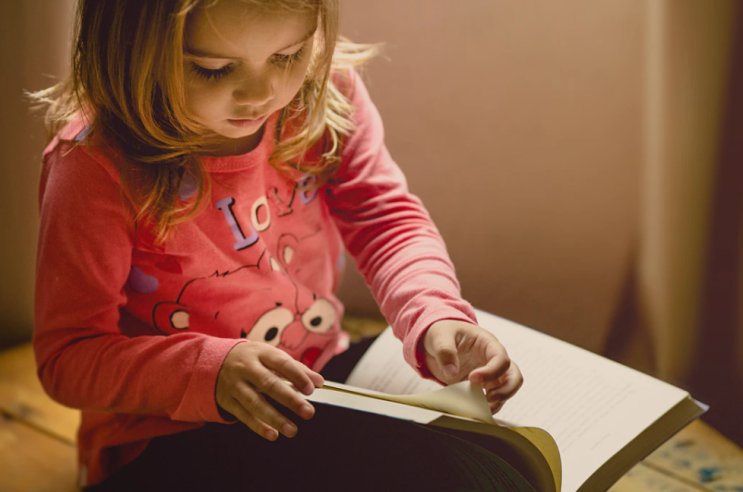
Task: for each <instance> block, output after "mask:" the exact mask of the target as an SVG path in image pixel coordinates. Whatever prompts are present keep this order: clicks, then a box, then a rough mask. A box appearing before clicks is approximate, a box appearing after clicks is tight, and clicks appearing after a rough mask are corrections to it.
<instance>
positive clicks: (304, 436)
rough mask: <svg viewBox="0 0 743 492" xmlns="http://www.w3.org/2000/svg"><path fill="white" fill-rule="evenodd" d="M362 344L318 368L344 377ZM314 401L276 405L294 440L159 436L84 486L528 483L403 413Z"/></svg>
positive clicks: (242, 433)
mask: <svg viewBox="0 0 743 492" xmlns="http://www.w3.org/2000/svg"><path fill="white" fill-rule="evenodd" d="M367 346H368V343H365V344H363V345H357V346H355V347H353V348H352V349H351V350H350V351H349V352H347V353H346V354H343V355H341V356H339V357H336V359H334V360H333V361H331V363H330V364H328V366H327V367H326V369H324V370H323V371H322V373H323V376H324V377H326V379H329V380H333V381H345V378H346V377H347V375H348V373H349V372H350V369H351V368H352V367H353V366H354V364H355V362H356V361H357V360H358V358H359V357H360V356H361V354H362V353H363V351H364V350H365V349H366V348H367ZM272 403H274V402H272ZM276 405H278V404H276ZM315 407H316V409H317V411H316V414H315V416H314V417H313V418H312V419H310V420H308V421H305V420H302V419H301V418H300V417H298V416H296V415H295V414H294V413H293V412H290V411H288V410H286V409H285V408H283V407H281V406H277V408H279V410H280V411H282V412H283V413H284V414H285V415H286V416H287V417H289V418H290V419H291V420H292V421H294V422H295V423H296V424H297V427H298V428H299V432H298V434H297V435H296V436H295V437H294V438H292V439H287V438H285V437H283V436H280V437H279V439H278V440H277V441H275V442H269V441H266V440H265V439H263V438H262V437H260V436H258V435H256V434H255V433H253V432H252V431H251V430H250V429H249V428H248V427H247V426H245V425H243V424H242V423H239V422H238V423H236V424H232V425H224V424H216V423H207V424H205V425H204V426H203V427H201V428H199V429H195V430H191V431H187V432H181V433H178V434H173V435H168V436H162V437H156V438H154V439H152V441H150V443H149V444H148V446H147V448H146V449H145V450H144V452H143V453H142V454H141V455H140V456H138V457H137V458H136V459H135V460H134V461H132V462H131V463H129V464H127V465H125V466H124V467H122V468H121V469H119V470H117V471H116V472H115V473H114V474H113V475H112V476H111V477H109V478H108V479H107V480H105V481H104V482H103V483H101V484H98V485H97V486H93V487H88V488H86V489H85V490H86V492H104V491H127V492H129V491H149V490H153V491H154V490H157V491H169V490H173V491H176V490H177V491H189V490H194V491H197V490H198V491H220V490H225V491H242V490H244V491H264V490H291V491H300V490H301V491H315V490H323V491H325V490H343V491H356V490H363V491H366V490H369V491H372V490H374V491H376V490H410V491H416V490H430V491H447V490H462V491H464V490H473V491H475V490H477V491H480V490H483V491H484V490H498V491H518V490H530V489H529V488H528V485H526V483H525V482H524V481H523V479H521V478H520V476H518V475H515V474H514V472H512V471H511V469H510V467H508V466H507V465H505V464H504V463H503V462H502V461H501V460H500V459H499V458H498V457H496V456H495V455H494V454H492V453H490V452H488V451H486V450H484V449H483V448H481V447H479V446H476V445H474V444H471V443H469V442H467V441H463V440H461V439H459V438H457V437H453V436H449V435H446V434H443V433H441V432H438V431H434V430H430V429H429V428H427V427H423V426H420V425H417V424H413V423H410V422H407V421H403V420H397V419H390V418H386V417H380V416H377V415H372V414H367V413H362V412H355V411H349V410H345V409H339V408H336V407H332V406H329V405H320V404H316V405H315Z"/></svg>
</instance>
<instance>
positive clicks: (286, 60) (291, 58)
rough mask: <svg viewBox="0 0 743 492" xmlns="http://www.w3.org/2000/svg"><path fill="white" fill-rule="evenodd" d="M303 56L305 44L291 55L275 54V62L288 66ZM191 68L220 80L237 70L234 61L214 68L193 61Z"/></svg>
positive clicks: (208, 77) (297, 61) (202, 75)
mask: <svg viewBox="0 0 743 492" xmlns="http://www.w3.org/2000/svg"><path fill="white" fill-rule="evenodd" d="M303 56H304V46H302V47H301V48H300V49H299V51H297V52H296V53H292V54H291V55H280V54H275V55H273V62H274V63H275V64H277V65H281V66H285V67H288V66H291V65H293V64H295V63H299V62H300V61H302V57H303ZM191 70H193V72H194V73H195V74H196V75H198V76H199V77H201V78H204V79H206V80H219V79H221V78H222V77H226V76H227V75H229V74H231V73H232V72H233V71H234V70H235V67H234V65H233V64H232V63H230V64H229V65H225V66H224V67H222V68H218V69H216V70H213V69H209V68H204V67H202V66H201V65H197V64H196V63H193V62H191Z"/></svg>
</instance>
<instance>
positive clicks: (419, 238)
mask: <svg viewBox="0 0 743 492" xmlns="http://www.w3.org/2000/svg"><path fill="white" fill-rule="evenodd" d="M350 86H351V89H350V99H351V102H352V104H353V105H354V107H355V108H356V111H355V113H354V116H353V120H354V123H355V124H356V129H355V131H354V132H353V134H352V135H351V136H350V137H349V138H347V139H346V141H345V142H344V146H343V148H342V165H341V167H340V168H339V169H338V171H336V173H335V174H334V176H333V179H332V184H331V185H330V186H329V188H328V190H329V191H328V193H327V200H328V203H329V206H330V210H331V213H332V215H333V216H334V218H335V222H336V224H337V227H338V229H339V231H340V233H341V235H342V237H343V241H344V243H345V246H346V248H347V250H348V252H349V253H350V254H351V256H352V257H353V258H354V260H355V262H356V265H357V266H358V268H359V271H360V272H361V273H362V275H363V276H364V278H365V280H366V283H367V285H368V286H369V287H370V289H371V292H372V294H373V295H374V298H375V299H376V300H377V303H378V304H379V306H380V309H381V311H382V313H383V314H384V316H385V317H386V318H387V320H388V322H389V323H390V325H391V326H392V328H393V330H394V333H395V335H396V336H397V337H398V338H399V339H400V340H402V341H403V353H404V356H405V360H406V361H407V362H408V363H409V364H410V365H411V366H412V367H413V368H415V369H416V370H417V371H418V372H419V373H420V374H422V375H424V376H427V377H430V372H429V371H428V370H427V368H425V366H424V361H423V358H422V357H420V355H419V354H417V353H416V348H417V346H418V341H419V339H420V337H421V336H422V334H423V333H424V332H425V330H426V329H427V328H428V327H429V326H430V325H431V324H433V323H434V322H436V321H439V320H442V319H453V320H461V321H465V322H468V323H474V324H476V323H477V319H476V317H475V313H474V311H473V309H472V306H470V304H469V303H468V302H466V301H465V300H463V299H462V297H461V294H460V287H459V283H458V281H457V279H456V276H455V273H454V266H453V265H452V262H451V260H450V258H449V255H448V253H447V251H446V246H445V245H444V241H443V239H442V238H441V235H440V234H439V232H438V230H437V228H436V226H435V225H434V223H433V221H432V220H431V217H430V216H429V214H428V212H427V211H426V209H425V208H424V207H423V204H422V203H421V201H420V200H419V199H418V198H417V197H416V196H414V195H412V194H411V193H410V192H409V191H408V188H407V183H406V180H405V177H404V175H403V173H402V171H401V170H400V168H399V167H398V166H397V164H395V162H394V161H393V160H392V158H391V156H390V154H389V152H388V151H387V148H386V147H385V145H384V129H383V126H382V119H381V117H380V115H379V112H378V111H377V109H376V107H375V106H374V104H373V103H372V101H371V99H370V98H369V93H368V92H367V90H366V87H365V86H364V84H363V83H362V82H361V79H360V78H359V77H358V76H357V75H355V74H353V75H352V76H351V83H350Z"/></svg>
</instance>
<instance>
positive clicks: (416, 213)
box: [34, 0, 522, 490]
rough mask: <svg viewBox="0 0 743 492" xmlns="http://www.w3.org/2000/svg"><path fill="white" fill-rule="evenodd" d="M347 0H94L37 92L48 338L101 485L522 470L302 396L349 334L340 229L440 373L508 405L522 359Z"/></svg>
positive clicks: (52, 390) (410, 356) (40, 296)
mask: <svg viewBox="0 0 743 492" xmlns="http://www.w3.org/2000/svg"><path fill="white" fill-rule="evenodd" d="M338 10H339V6H338V4H337V0H208V1H206V0H167V1H166V0H163V1H156V2H155V1H145V0H136V1H134V0H80V2H79V6H78V11H77V20H76V32H77V37H76V43H75V46H74V53H73V70H72V74H71V76H70V78H69V79H68V80H66V81H64V82H62V83H61V84H60V85H58V86H56V87H54V88H52V89H49V90H47V91H44V92H43V93H40V94H37V98H39V99H42V100H44V101H45V102H48V103H50V107H49V111H48V113H47V123H48V125H49V128H50V130H51V133H52V135H54V138H53V140H52V141H51V143H50V144H49V146H48V148H47V150H46V151H45V153H44V167H43V173H42V177H41V187H40V207H41V230H40V238H39V250H38V271H37V292H36V330H35V336H34V348H35V352H36V359H37V364H38V374H39V377H40V379H41V381H42V383H43V385H44V388H45V389H46V391H47V392H48V393H49V394H50V395H51V396H52V397H53V398H54V399H55V400H57V401H59V402H60V403H62V404H64V405H67V406H70V407H75V408H79V409H81V410H82V422H81V426H80V430H79V439H78V446H79V460H80V482H81V485H82V486H83V487H86V488H87V489H89V490H165V489H170V488H175V487H180V489H188V490H212V489H218V488H221V487H225V488H226V487H233V488H234V486H235V485H236V484H241V485H245V486H246V487H249V488H250V490H262V489H263V488H266V487H268V488H286V489H295V488H297V487H300V486H301V487H306V486H308V485H309V486H310V488H311V489H314V488H320V489H333V488H339V489H347V488H356V489H359V488H363V486H368V487H369V488H370V489H375V488H377V487H379V486H381V484H387V485H388V486H389V484H390V483H391V482H390V481H391V480H393V479H394V480H395V482H394V483H395V484H398V485H401V486H403V485H405V486H408V485H409V486H412V487H415V488H419V487H421V486H424V484H426V483H429V485H430V486H431V487H433V488H435V489H438V490H442V489H443V488H446V487H451V488H456V487H459V486H460V485H462V484H464V485H463V486H465V487H470V485H472V487H471V488H473V489H478V487H483V488H485V489H487V488H489V487H493V484H494V483H496V480H499V482H498V483H504V482H503V480H504V479H503V478H502V477H500V478H498V477H497V476H496V475H498V474H499V473H502V471H501V472H499V471H497V467H498V466H499V463H500V461H499V459H498V458H497V457H495V456H494V455H491V454H490V453H487V452H485V451H484V450H482V449H481V448H477V447H476V446H474V445H469V444H468V443H464V442H460V441H459V440H457V439H455V438H453V437H450V436H444V435H438V434H437V433H434V432H431V431H428V430H422V429H420V428H417V427H415V426H411V425H408V424H406V423H404V422H399V423H398V422H393V423H387V424H388V425H387V424H386V425H385V427H384V428H380V429H373V428H371V427H370V426H369V425H368V422H369V420H364V421H363V422H367V426H366V427H364V426H363V425H362V426H360V427H361V428H360V427H359V423H358V422H354V421H353V419H354V417H350V418H349V417H345V418H344V419H339V417H338V415H337V414H336V413H334V412H336V411H335V410H333V409H331V408H327V409H326V408H325V407H324V408H322V409H321V410H319V411H318V413H317V415H316V416H315V418H313V419H312V420H307V419H310V418H311V417H313V415H314V414H315V408H313V406H312V405H310V404H309V403H308V402H307V400H306V399H305V398H304V397H303V394H304V395H310V394H311V393H312V391H313V389H314V388H317V387H320V386H322V385H323V376H321V375H320V374H319V373H318V372H317V371H320V370H321V369H323V367H324V366H326V364H327V363H328V362H329V361H330V360H331V358H333V357H334V356H336V355H338V354H339V353H341V352H343V350H344V342H345V339H344V337H343V333H342V332H341V331H340V320H341V317H342V315H343V307H342V305H341V304H340V302H339V301H338V299H337V298H336V297H335V295H334V292H335V290H336V287H337V285H338V281H339V278H340V276H341V270H342V262H343V258H344V248H345V249H346V250H348V251H349V253H350V254H351V255H352V256H353V257H354V259H355V260H356V262H357V264H358V266H359V269H360V270H361V272H363V274H364V275H365V278H366V280H367V282H368V284H369V286H370V287H371V289H372V292H373V293H374V295H375V298H376V299H377V301H378V302H379V304H380V307H381V309H382V311H383V313H384V314H385V316H386V317H387V319H388V320H389V321H390V323H391V325H392V326H393V328H394V332H395V334H396V335H397V336H398V337H399V338H400V339H401V340H402V341H403V343H404V355H405V357H406V359H407V361H408V362H409V363H410V364H411V365H412V366H413V367H415V368H416V369H417V370H418V371H419V372H420V373H421V375H422V376H424V377H432V378H436V379H438V380H439V381H441V382H443V383H445V384H446V383H452V382H456V381H461V380H464V379H466V378H469V379H470V380H471V381H473V382H481V383H483V384H484V387H485V389H486V391H487V398H488V401H489V403H490V406H491V409H492V411H493V413H495V412H497V411H498V410H499V409H500V407H501V405H503V403H504V401H505V400H506V399H508V398H509V397H511V396H512V395H513V394H514V393H515V392H516V391H517V390H518V388H519V387H520V385H521V383H522V377H521V374H520V372H519V369H518V367H517V366H516V364H514V363H512V362H511V361H510V360H509V358H508V356H507V354H506V351H505V350H504V348H503V347H502V346H501V345H500V343H499V342H498V341H497V340H496V339H495V337H493V336H492V335H491V334H489V333H488V332H486V331H485V330H482V329H481V328H479V327H477V326H476V319H475V316H474V313H473V311H472V309H471V307H470V305H469V304H467V303H466V302H465V301H463V300H462V299H461V297H460V293H459V286H458V283H457V281H456V279H455V276H454V269H453V267H452V265H451V262H450V260H449V258H448V256H447V253H446V250H445V247H444V244H443V242H442V240H441V238H440V236H439V234H438V232H437V230H436V228H435V227H434V225H433V223H432V222H431V220H430V218H429V216H428V214H427V213H426V211H425V209H424V208H423V206H422V205H421V203H420V201H419V200H418V199H417V198H416V197H414V196H413V195H411V194H410V193H409V192H408V190H407V188H406V184H405V180H404V177H403V175H402V173H401V172H400V170H399V169H398V167H397V166H396V165H395V163H394V162H393V161H392V159H391V158H390V156H389V154H388V153H387V150H386V148H385V146H384V143H383V129H382V123H381V120H380V117H379V114H378V113H377V111H376V109H375V108H374V105H373V104H372V102H371V101H370V99H369V95H368V93H367V91H366V89H365V88H364V85H363V84H362V82H361V81H360V79H359V78H358V76H357V75H356V74H355V72H354V69H353V67H354V66H357V65H359V64H361V62H363V61H364V60H365V59H367V58H369V57H370V56H372V55H373V53H374V47H371V46H363V45H354V44H351V43H348V42H344V41H342V40H341V39H340V38H339V37H338V18H339V12H338ZM411 117H414V115H411ZM331 366H332V364H331ZM282 379H286V380H288V381H290V382H291V383H293V387H292V386H289V385H287V384H285V383H284V382H282ZM297 416H299V417H301V419H298V418H297ZM370 418H371V417H370ZM349 419H350V422H347V420H349ZM305 420H307V421H305ZM237 422H241V424H238V425H224V424H234V423H237ZM298 423H299V425H297V424H298ZM242 424H244V425H242ZM300 428H301V429H302V432H300V433H299V434H297V433H298V429H300ZM279 434H282V435H283V436H285V437H287V438H294V437H295V436H297V437H296V438H295V439H291V440H287V439H283V438H282V439H279ZM259 436H260V437H259ZM328 466H332V470H333V471H332V472H330V471H328V470H327V469H326V468H324V467H328ZM349 480H352V482H350V483H349ZM447 480H449V481H447ZM512 480H513V481H518V477H515V478H512ZM478 483H479V484H480V485H476V484H478ZM514 483H515V482H514ZM447 484H448V485H447ZM473 484H475V485H473ZM478 490H479V489H478Z"/></svg>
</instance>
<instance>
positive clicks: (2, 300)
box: [0, 0, 72, 346]
mask: <svg viewBox="0 0 743 492" xmlns="http://www.w3.org/2000/svg"><path fill="white" fill-rule="evenodd" d="M71 8H72V1H71V0H53V1H52V0H23V1H20V0H18V1H16V0H14V1H2V2H0V57H1V58H2V60H3V68H2V75H1V76H0V108H2V115H1V116H0V176H2V179H0V197H2V207H0V225H1V226H2V234H1V235H0V237H2V240H0V279H2V281H0V346H2V345H5V344H9V343H12V342H14V341H18V340H22V339H26V338H28V337H29V336H30V334H31V329H32V324H33V281H34V262H35V248H36V234H37V233H36V229H37V227H38V221H37V217H38V214H37V212H36V210H37V205H36V203H37V202H36V194H37V181H38V172H39V165H40V162H41V159H40V157H41V152H42V150H43V148H44V132H43V125H42V124H41V122H40V121H39V120H38V119H35V118H32V117H31V116H30V115H29V114H28V113H29V105H28V103H27V102H26V101H24V100H23V90H24V89H25V90H38V89H42V88H44V87H46V86H49V85H51V84H52V83H53V80H54V79H53V78H51V76H54V75H57V76H59V75H60V74H61V73H62V72H63V70H64V67H65V65H66V59H67V51H68V50H67V48H66V45H65V41H66V40H67V39H68V37H69V36H68V29H69V26H68V23H67V22H64V21H63V19H65V18H68V17H69V14H70V13H71Z"/></svg>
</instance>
